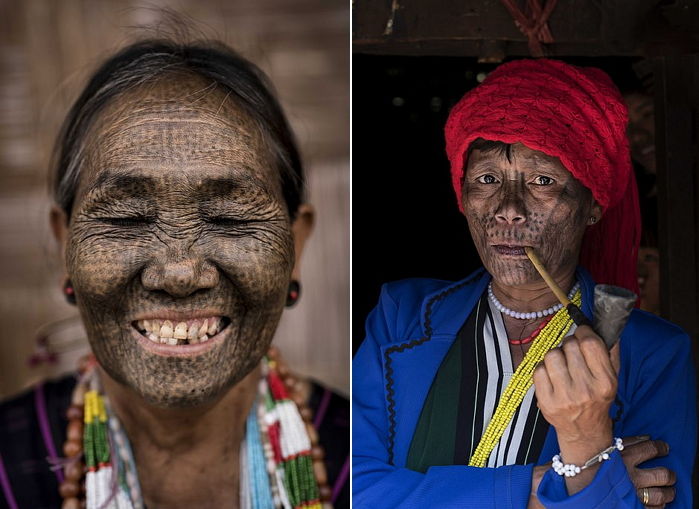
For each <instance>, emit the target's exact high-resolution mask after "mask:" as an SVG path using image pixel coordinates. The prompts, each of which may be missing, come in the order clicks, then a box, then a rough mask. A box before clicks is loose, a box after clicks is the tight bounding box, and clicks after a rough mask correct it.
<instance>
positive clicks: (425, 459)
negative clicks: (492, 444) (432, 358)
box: [406, 338, 461, 473]
mask: <svg viewBox="0 0 699 509" xmlns="http://www.w3.org/2000/svg"><path fill="white" fill-rule="evenodd" d="M459 380H461V341H459V338H457V339H456V341H454V344H453V345H452V346H451V348H449V351H448V352H447V355H446V357H445V358H444V361H442V365H441V366H440V367H439V370H438V371H437V375H435V378H434V382H432V387H431V388H430V392H429V393H428V395H427V399H426V400H425V404H424V405H423V407H422V412H421V414H420V419H419V420H418V423H417V426H416V428H415V433H414V434H413V440H412V442H411V443H410V450H409V451H408V459H407V462H406V467H407V468H409V469H410V470H415V471H417V472H423V473H424V472H426V471H427V469H428V468H429V467H431V466H438V465H439V466H444V465H453V464H454V441H455V437H456V421H457V417H458V415H457V414H458V410H459V386H460V384H459Z"/></svg>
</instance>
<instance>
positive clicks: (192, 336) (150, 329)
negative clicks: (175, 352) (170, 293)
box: [136, 318, 223, 345]
mask: <svg viewBox="0 0 699 509" xmlns="http://www.w3.org/2000/svg"><path fill="white" fill-rule="evenodd" d="M222 325H223V322H222V320H221V319H220V318H207V319H205V320H203V321H202V322H201V324H200V322H199V320H193V321H192V325H191V326H190V327H189V328H188V327H187V322H177V323H176V324H173V323H172V321H170V320H164V321H161V320H157V319H150V320H138V321H137V322H136V328H137V329H138V330H139V331H145V332H144V335H145V336H146V337H147V338H148V339H149V340H151V341H153V342H154V343H161V344H167V345H178V344H179V345H186V344H193V345H194V344H197V343H204V342H206V341H208V340H209V339H210V337H211V336H215V335H216V334H218V333H219V332H220V331H221V328H222Z"/></svg>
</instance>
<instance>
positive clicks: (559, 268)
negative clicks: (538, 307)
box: [463, 143, 601, 286]
mask: <svg viewBox="0 0 699 509" xmlns="http://www.w3.org/2000/svg"><path fill="white" fill-rule="evenodd" d="M463 208H464V214H465V215H466V219H467V220H468V225H469V229H470V231H471V236H472V237H473V241H474V243H475V245H476V249H477V250H478V254H479V255H480V257H481V260H482V262H483V265H484V266H485V268H486V269H487V270H488V272H490V274H492V276H493V277H494V278H495V279H496V280H497V281H498V282H500V283H501V284H505V285H510V286H517V285H524V284H527V283H531V282H534V281H537V280H538V279H539V275H538V273H537V272H536V269H535V268H534V266H533V265H532V264H531V262H530V261H529V259H528V258H527V256H526V254H525V252H524V247H525V246H530V247H533V248H534V249H535V250H536V251H537V253H538V254H539V256H540V257H541V259H542V261H543V262H544V265H545V266H546V268H547V269H548V270H549V272H551V273H552V275H554V277H555V276H556V275H558V274H565V273H567V272H570V271H571V270H573V269H574V268H575V266H576V264H577V262H578V254H579V252H580V245H581V243H582V238H583V234H584V233H585V228H586V225H587V224H588V221H589V219H590V217H591V216H592V215H595V217H596V218H597V219H599V217H600V215H601V213H600V208H599V206H598V205H597V204H596V202H595V201H594V199H593V198H592V194H591V192H590V191H589V190H588V189H587V188H585V187H584V186H583V185H582V184H581V183H580V182H579V181H578V180H577V179H575V178H574V177H573V175H572V174H571V173H570V172H569V171H568V170H566V169H565V167H564V166H563V165H562V164H561V162H560V161H559V160H558V158H555V157H550V156H548V155H546V154H544V153H543V152H540V151H537V150H532V149H530V148H528V147H526V146H524V145H522V144H521V143H517V144H514V145H512V146H511V147H510V151H509V153H508V152H506V151H502V150H497V149H496V150H483V151H481V150H473V152H472V153H471V155H470V156H469V159H468V164H467V168H466V172H465V176H464V183H463Z"/></svg>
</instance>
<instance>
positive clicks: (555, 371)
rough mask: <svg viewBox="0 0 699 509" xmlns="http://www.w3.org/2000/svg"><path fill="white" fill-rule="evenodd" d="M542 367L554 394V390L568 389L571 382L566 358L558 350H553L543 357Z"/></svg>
mask: <svg viewBox="0 0 699 509" xmlns="http://www.w3.org/2000/svg"><path fill="white" fill-rule="evenodd" d="M544 366H545V367H546V373H547V374H548V376H549V380H550V381H551V387H552V389H553V391H554V392H556V389H558V390H561V389H562V388H566V387H570V385H571V382H572V380H571V379H570V373H569V372H568V365H567V364H566V357H565V355H564V354H563V352H562V351H561V349H560V348H554V349H553V350H551V351H550V352H548V353H547V354H546V355H545V356H544Z"/></svg>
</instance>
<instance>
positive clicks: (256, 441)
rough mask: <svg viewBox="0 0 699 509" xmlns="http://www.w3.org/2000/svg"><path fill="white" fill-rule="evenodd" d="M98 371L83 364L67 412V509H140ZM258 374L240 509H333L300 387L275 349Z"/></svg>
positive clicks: (122, 438)
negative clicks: (82, 499)
mask: <svg viewBox="0 0 699 509" xmlns="http://www.w3.org/2000/svg"><path fill="white" fill-rule="evenodd" d="M96 365H97V363H96V361H95V359H94V357H92V356H89V357H88V358H86V359H83V360H82V361H81V365H80V369H79V372H80V378H79V380H78V383H77V384H76V387H75V389H74V391H73V396H72V401H71V406H70V407H69V409H68V420H69V424H68V433H67V439H66V442H65V444H64V447H63V452H64V454H65V456H66V458H67V461H66V463H65V466H64V472H65V480H64V482H63V483H61V485H60V488H59V490H60V494H61V496H62V497H63V505H62V508H63V509H78V508H80V507H86V508H87V509H143V508H144V503H143V498H142V496H141V489H140V485H139V483H138V476H137V474H136V465H135V461H134V457H133V454H132V451H131V446H130V444H129V441H128V437H127V436H126V434H125V433H124V430H123V428H122V426H121V424H120V423H119V420H118V419H117V417H116V415H114V413H113V412H111V410H110V408H109V402H108V400H107V398H106V397H105V396H104V395H103V394H101V393H100V390H99V389H100V387H99V378H98V375H97V370H96V369H95V368H96ZM261 368H262V377H261V380H260V382H259V394H258V396H257V399H256V401H255V404H253V406H252V409H251V410H250V413H249V414H248V417H247V420H246V424H245V428H246V433H245V437H244V439H243V442H242V444H241V447H240V466H241V468H240V507H241V508H244V509H268V508H280V509H329V508H330V509H331V507H332V506H331V505H330V503H329V499H330V494H331V493H330V488H329V486H328V485H327V473H326V471H325V465H324V464H323V456H324V453H323V450H322V448H321V447H320V446H319V445H318V434H317V433H316V431H315V429H314V428H313V425H312V424H311V419H312V412H311V411H310V409H309V408H308V407H307V406H306V405H305V403H304V402H303V397H302V396H301V395H300V394H297V393H294V388H295V384H296V383H297V381H296V380H295V379H294V378H293V377H292V376H291V375H289V373H288V369H287V368H286V365H285V364H284V363H283V361H281V359H280V358H279V354H278V351H277V350H276V349H275V348H271V349H270V351H269V353H268V356H267V357H265V359H264V360H263V362H262V366H261ZM83 460H84V463H83ZM81 482H82V483H83V487H82V489H81ZM81 493H84V494H85V499H84V502H83V501H81V500H80V498H79V497H80V494H81Z"/></svg>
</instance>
